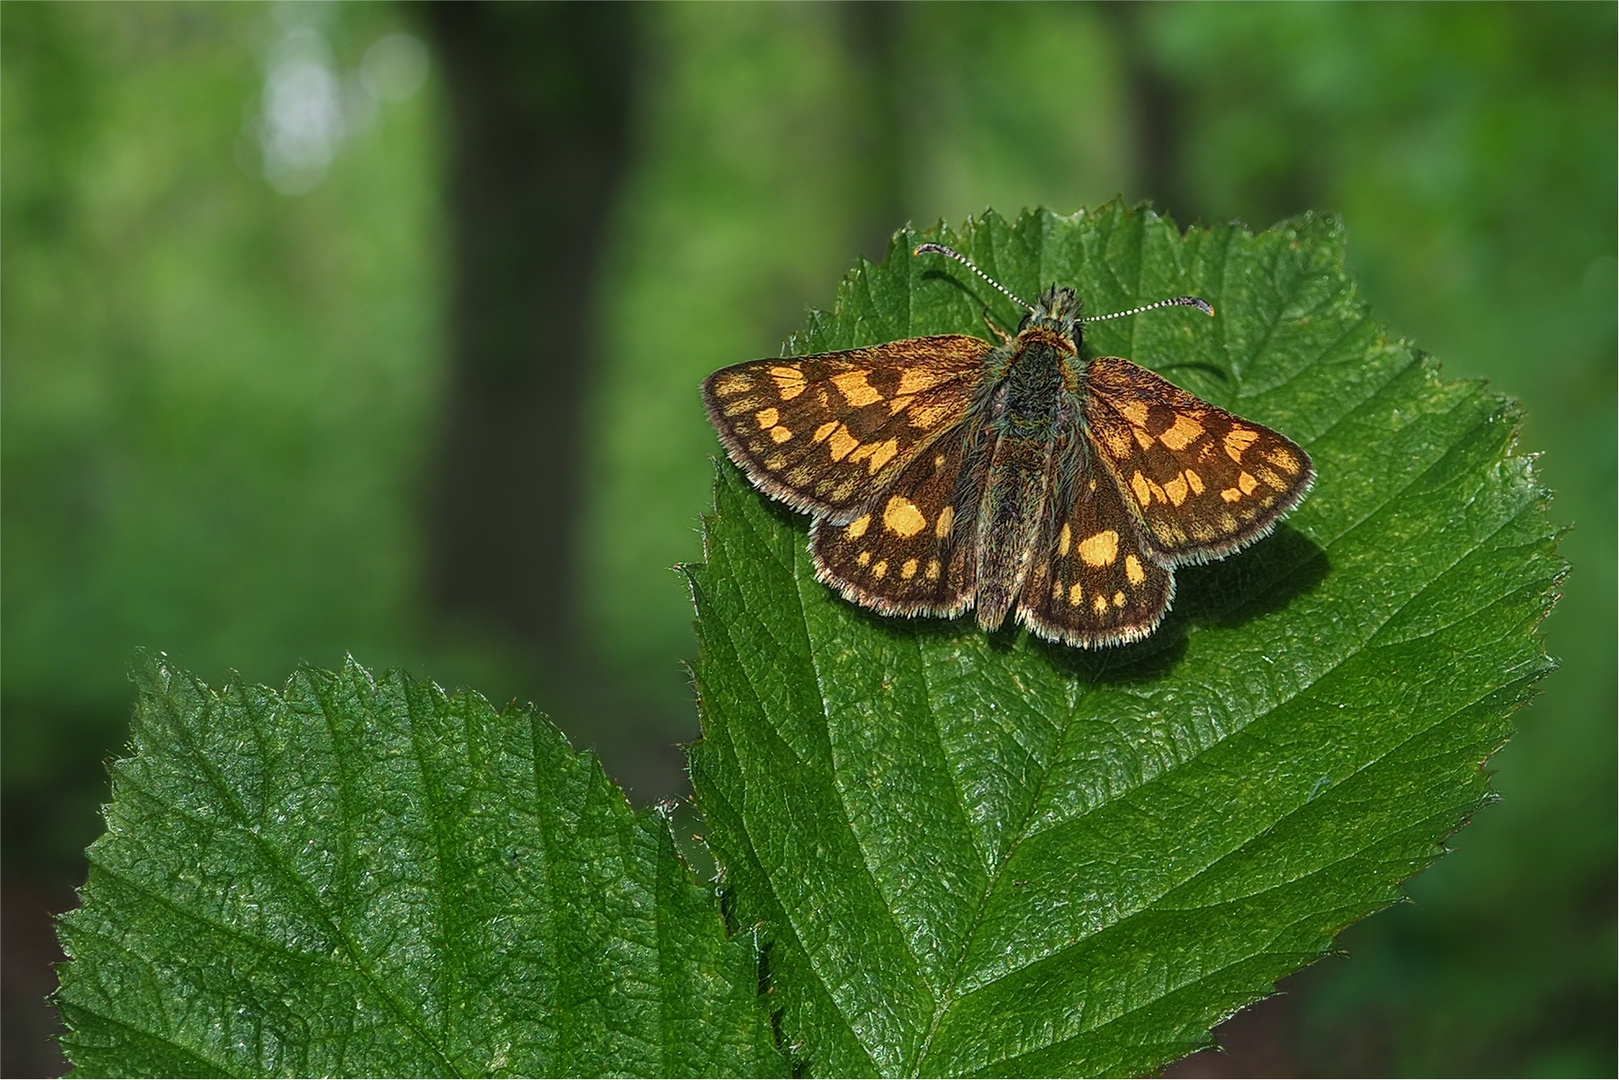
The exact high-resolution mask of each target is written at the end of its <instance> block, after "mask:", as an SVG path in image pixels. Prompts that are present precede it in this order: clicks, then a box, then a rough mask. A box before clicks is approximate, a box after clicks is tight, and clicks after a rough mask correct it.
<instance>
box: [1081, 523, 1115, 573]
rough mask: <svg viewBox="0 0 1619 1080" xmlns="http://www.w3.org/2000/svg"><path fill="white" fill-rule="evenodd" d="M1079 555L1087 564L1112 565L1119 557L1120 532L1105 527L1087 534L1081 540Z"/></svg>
mask: <svg viewBox="0 0 1619 1080" xmlns="http://www.w3.org/2000/svg"><path fill="white" fill-rule="evenodd" d="M1079 557H1080V559H1081V560H1082V561H1083V562H1084V563H1085V565H1087V566H1111V565H1112V564H1113V560H1114V559H1117V558H1118V557H1119V534H1118V533H1117V532H1115V531H1114V530H1112V529H1103V530H1102V531H1101V532H1099V533H1095V534H1093V535H1091V536H1087V537H1086V538H1085V539H1083V540H1081V541H1080V542H1079Z"/></svg>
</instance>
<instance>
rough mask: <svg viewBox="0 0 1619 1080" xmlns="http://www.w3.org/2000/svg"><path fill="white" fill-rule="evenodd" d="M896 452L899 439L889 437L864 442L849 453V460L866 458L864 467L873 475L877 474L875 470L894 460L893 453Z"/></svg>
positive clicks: (897, 451)
mask: <svg viewBox="0 0 1619 1080" xmlns="http://www.w3.org/2000/svg"><path fill="white" fill-rule="evenodd" d="M897 453H899V440H898V439H889V440H888V441H887V442H881V443H866V444H865V445H864V446H862V447H861V448H860V449H858V450H856V451H855V452H854V453H852V454H850V455H849V460H850V461H860V460H862V459H867V460H866V468H867V469H868V470H869V471H870V472H871V474H872V475H873V476H875V475H876V474H877V470H878V469H880V468H882V467H883V466H884V465H887V464H888V463H889V462H890V461H892V460H894V455H895V454H897Z"/></svg>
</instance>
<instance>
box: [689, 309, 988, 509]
mask: <svg viewBox="0 0 1619 1080" xmlns="http://www.w3.org/2000/svg"><path fill="white" fill-rule="evenodd" d="M990 349H991V346H990V344H989V343H988V342H986V341H982V340H980V339H978V338H975V337H967V336H965V335H960V334H941V335H937V336H934V337H920V338H910V339H908V340H905V341H895V342H890V343H889V344H886V345H873V346H869V347H867V348H863V349H850V350H848V351H846V352H833V353H820V354H817V355H814V356H794V357H786V358H783V359H780V360H754V361H750V362H749V363H746V364H737V365H735V366H734V367H728V368H722V369H720V370H719V371H716V372H715V373H714V374H712V375H710V376H709V377H708V378H707V379H705V380H704V381H703V404H704V406H705V407H706V408H707V410H708V416H709V419H710V420H711V421H712V422H713V424H714V427H715V429H716V430H717V431H718V432H719V435H720V441H721V443H723V444H724V446H725V451H726V453H727V454H729V455H730V457H731V460H732V461H734V462H736V464H737V467H738V468H740V469H741V470H742V471H743V472H744V473H746V474H747V477H748V479H749V480H750V481H752V482H753V483H754V484H755V485H756V486H758V487H759V488H761V489H762V490H764V491H765V492H766V493H767V494H769V495H771V496H773V497H775V498H777V499H780V500H782V501H783V502H785V503H787V504H788V505H789V506H791V507H793V508H794V509H796V510H802V511H806V512H809V513H812V514H815V515H817V516H824V517H827V518H830V519H831V520H832V521H833V522H834V523H838V524H847V523H848V522H849V521H851V520H853V519H854V518H856V517H858V516H859V515H860V514H861V513H862V512H863V511H864V510H866V509H867V508H869V507H870V506H872V505H873V504H874V503H875V502H876V500H877V498H878V496H879V495H880V494H882V492H884V491H885V490H886V489H887V488H889V487H890V486H891V485H893V484H894V482H895V481H896V480H897V479H898V478H899V476H900V474H901V473H902V472H904V470H905V468H906V467H907V466H908V465H910V464H911V463H912V462H913V461H915V460H916V459H917V458H918V456H919V455H921V454H922V452H923V451H925V450H926V449H927V448H928V447H929V446H931V445H932V444H933V443H934V441H935V440H937V439H938V438H939V436H940V435H942V434H943V433H944V432H946V431H949V430H951V429H953V428H955V427H956V426H957V425H959V424H960V423H961V421H962V418H963V417H964V416H965V415H966V413H967V410H968V407H969V406H970V405H971V404H972V396H973V391H974V388H975V387H976V386H977V384H978V380H979V378H980V376H981V373H982V369H983V364H984V358H985V357H986V356H987V355H988V354H989V352H990Z"/></svg>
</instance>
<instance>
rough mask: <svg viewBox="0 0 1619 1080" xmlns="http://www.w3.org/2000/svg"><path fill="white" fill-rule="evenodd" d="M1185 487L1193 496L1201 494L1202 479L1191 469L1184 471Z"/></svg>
mask: <svg viewBox="0 0 1619 1080" xmlns="http://www.w3.org/2000/svg"><path fill="white" fill-rule="evenodd" d="M1185 475H1186V486H1187V487H1189V488H1191V489H1192V494H1193V495H1201V494H1203V478H1202V477H1201V476H1199V475H1197V473H1195V472H1193V471H1192V470H1191V469H1187V470H1186V474H1185Z"/></svg>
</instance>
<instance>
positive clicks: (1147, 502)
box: [1130, 473, 1152, 509]
mask: <svg viewBox="0 0 1619 1080" xmlns="http://www.w3.org/2000/svg"><path fill="white" fill-rule="evenodd" d="M1130 490H1131V491H1133V492H1135V495H1136V505H1137V506H1139V507H1142V508H1143V509H1145V508H1146V507H1149V506H1151V505H1152V488H1150V487H1148V486H1147V478H1146V477H1145V476H1142V475H1141V474H1140V473H1136V474H1135V475H1134V476H1132V477H1130Z"/></svg>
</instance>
